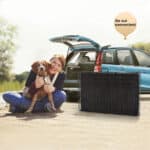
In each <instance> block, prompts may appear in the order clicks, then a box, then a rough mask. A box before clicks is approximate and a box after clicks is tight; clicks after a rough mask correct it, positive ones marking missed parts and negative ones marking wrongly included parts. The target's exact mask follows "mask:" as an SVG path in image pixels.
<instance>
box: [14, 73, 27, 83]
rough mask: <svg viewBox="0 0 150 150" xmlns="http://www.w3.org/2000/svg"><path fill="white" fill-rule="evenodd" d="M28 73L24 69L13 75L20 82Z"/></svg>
mask: <svg viewBox="0 0 150 150" xmlns="http://www.w3.org/2000/svg"><path fill="white" fill-rule="evenodd" d="M28 75H29V72H27V71H25V72H23V73H21V74H16V75H15V80H16V81H18V82H20V83H22V82H24V81H25V80H26V79H27V77H28Z"/></svg>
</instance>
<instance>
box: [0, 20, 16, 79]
mask: <svg viewBox="0 0 150 150" xmlns="http://www.w3.org/2000/svg"><path fill="white" fill-rule="evenodd" d="M16 35H17V32H16V26H14V25H11V24H9V23H8V22H7V21H6V20H4V19H3V18H0V81H8V80H10V79H11V77H12V76H11V68H12V64H13V60H12V56H13V53H14V52H15V50H16V44H15V43H16V42H15V37H16Z"/></svg>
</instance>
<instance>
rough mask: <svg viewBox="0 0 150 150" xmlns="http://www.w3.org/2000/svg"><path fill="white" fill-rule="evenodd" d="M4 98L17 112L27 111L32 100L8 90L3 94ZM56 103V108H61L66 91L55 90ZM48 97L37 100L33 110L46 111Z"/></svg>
mask: <svg viewBox="0 0 150 150" xmlns="http://www.w3.org/2000/svg"><path fill="white" fill-rule="evenodd" d="M3 99H4V100H5V101H6V102H7V103H9V104H10V105H11V106H13V107H15V112H25V111H26V110H27V109H28V108H29V106H30V104H31V100H30V99H27V98H26V97H24V96H22V95H21V94H19V93H14V92H7V93H4V94H3ZM53 99H54V105H55V107H56V108H59V107H60V106H61V105H62V103H63V102H64V101H65V100H66V93H65V92H64V91H60V90H56V91H55V92H53ZM48 102H49V101H48V97H47V96H46V97H44V98H42V99H41V100H40V101H37V102H36V104H35V106H34V109H33V112H45V109H44V108H45V107H44V106H45V105H46V104H47V103H48Z"/></svg>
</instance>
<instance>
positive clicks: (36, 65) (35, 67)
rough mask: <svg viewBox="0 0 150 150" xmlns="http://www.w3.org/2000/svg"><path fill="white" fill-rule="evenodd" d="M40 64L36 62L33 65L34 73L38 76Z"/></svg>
mask: <svg viewBox="0 0 150 150" xmlns="http://www.w3.org/2000/svg"><path fill="white" fill-rule="evenodd" d="M39 64H40V62H39V61H35V62H34V63H33V64H32V65H31V67H32V71H33V72H34V73H36V74H37V71H38V66H39Z"/></svg>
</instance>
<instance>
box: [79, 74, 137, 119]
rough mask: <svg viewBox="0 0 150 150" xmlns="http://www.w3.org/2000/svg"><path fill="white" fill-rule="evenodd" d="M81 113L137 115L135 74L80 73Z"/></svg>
mask: <svg viewBox="0 0 150 150" xmlns="http://www.w3.org/2000/svg"><path fill="white" fill-rule="evenodd" d="M80 88H81V93H80V103H81V111H88V112H101V113H112V114H124V115H134V116H137V115H139V75H138V74H137V73H96V72H82V73H81V81H80Z"/></svg>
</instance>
